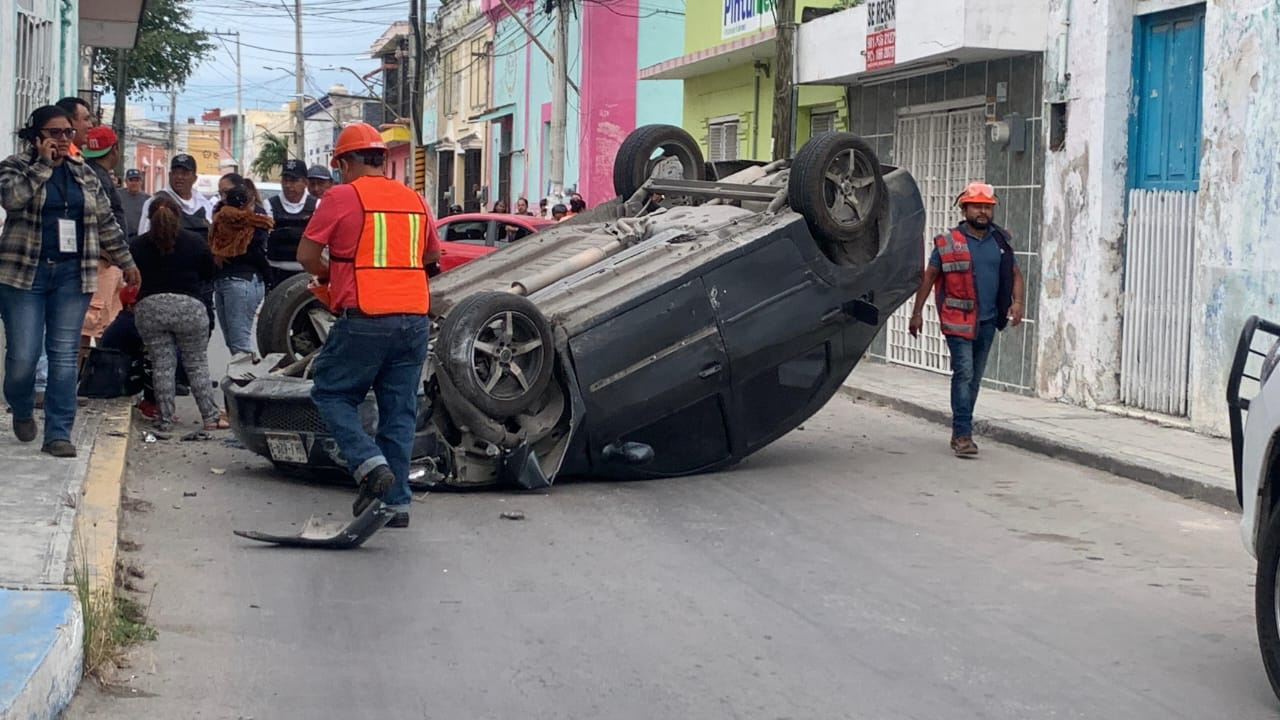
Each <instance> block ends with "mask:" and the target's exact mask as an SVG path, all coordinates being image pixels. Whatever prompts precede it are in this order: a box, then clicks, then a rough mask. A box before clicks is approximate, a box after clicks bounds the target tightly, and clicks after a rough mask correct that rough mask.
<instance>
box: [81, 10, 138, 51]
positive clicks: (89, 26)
mask: <svg viewBox="0 0 1280 720" xmlns="http://www.w3.org/2000/svg"><path fill="white" fill-rule="evenodd" d="M144 5H145V3H144V2H143V0H80V28H79V31H80V44H81V45H88V46H90V47H100V48H131V47H133V46H134V45H137V44H138V27H139V25H141V23H142V10H143V7H144Z"/></svg>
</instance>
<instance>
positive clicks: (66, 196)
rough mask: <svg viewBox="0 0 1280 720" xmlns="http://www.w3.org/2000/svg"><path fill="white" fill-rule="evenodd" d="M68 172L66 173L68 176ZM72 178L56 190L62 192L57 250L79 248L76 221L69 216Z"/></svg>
mask: <svg viewBox="0 0 1280 720" xmlns="http://www.w3.org/2000/svg"><path fill="white" fill-rule="evenodd" d="M70 174H71V173H70V172H68V173H67V175H68V176H70ZM71 182H74V180H70V178H68V179H67V180H66V181H64V182H63V183H62V187H60V188H58V192H60V193H61V194H62V217H60V218H58V252H60V253H74V252H76V251H77V250H79V243H77V242H76V221H75V220H73V219H72V218H71V200H70V195H71V188H70V183H71Z"/></svg>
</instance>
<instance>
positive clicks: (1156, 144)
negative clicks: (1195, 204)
mask: <svg viewBox="0 0 1280 720" xmlns="http://www.w3.org/2000/svg"><path fill="white" fill-rule="evenodd" d="M1133 46H1134V63H1133V67H1134V72H1133V92H1134V98H1133V104H1132V106H1131V110H1132V112H1133V116H1132V122H1131V124H1130V132H1129V187H1131V188H1140V189H1145V190H1198V189H1199V186H1200V114H1201V110H1200V86H1201V79H1202V77H1203V75H1204V69H1203V55H1204V5H1193V6H1191V7H1186V8H1180V9H1178V10H1172V11H1169V12H1163V13H1155V14H1152V15H1145V16H1142V17H1139V18H1137V19H1136V21H1135V27H1134V43H1133Z"/></svg>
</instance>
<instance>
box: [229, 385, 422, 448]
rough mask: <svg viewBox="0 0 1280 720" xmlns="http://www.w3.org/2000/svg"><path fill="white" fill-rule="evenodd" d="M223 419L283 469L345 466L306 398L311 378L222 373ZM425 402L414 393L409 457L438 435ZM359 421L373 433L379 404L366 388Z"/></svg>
mask: <svg viewBox="0 0 1280 720" xmlns="http://www.w3.org/2000/svg"><path fill="white" fill-rule="evenodd" d="M221 387H222V388H223V396H224V398H225V400H226V407H227V419H228V420H229V421H230V423H231V431H232V432H233V433H234V434H235V436H236V438H237V439H238V440H239V441H240V442H241V443H243V444H244V446H245V447H247V448H248V449H249V450H251V451H252V452H254V453H256V454H258V455H261V456H262V457H265V458H267V459H268V460H270V461H271V462H272V463H274V464H275V465H277V466H278V467H282V468H286V469H310V470H344V471H345V470H346V462H345V460H344V459H343V458H342V453H341V452H340V451H339V450H338V444H337V442H336V441H335V440H334V439H333V436H332V435H331V434H330V433H329V430H328V427H327V426H326V425H325V422H324V418H323V417H321V416H320V411H319V409H317V408H316V406H315V404H314V403H313V402H311V381H310V380H304V379H301V378H294V377H286V376H279V375H268V376H265V377H260V378H255V379H253V380H250V381H249V382H247V383H241V382H238V381H235V380H232V379H231V378H224V379H223V381H222V385H221ZM429 420H430V406H429V405H428V404H427V402H426V400H425V398H424V397H422V396H419V401H418V419H417V423H416V428H417V430H416V433H415V435H414V441H413V449H414V452H413V457H415V458H419V457H428V456H435V455H436V453H437V450H438V446H437V435H436V433H435V431H434V429H433V428H432V427H431V423H430V422H429ZM360 421H361V424H362V425H363V426H364V428H365V431H366V432H368V433H369V434H370V435H372V434H373V433H374V432H375V431H376V428H377V425H378V408H377V404H376V403H375V401H374V398H373V395H372V394H370V395H369V396H368V397H366V398H365V399H364V402H362V403H361V404H360Z"/></svg>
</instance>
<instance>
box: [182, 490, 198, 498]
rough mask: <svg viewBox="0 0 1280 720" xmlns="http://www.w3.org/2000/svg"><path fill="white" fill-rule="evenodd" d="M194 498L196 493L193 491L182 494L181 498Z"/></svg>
mask: <svg viewBox="0 0 1280 720" xmlns="http://www.w3.org/2000/svg"><path fill="white" fill-rule="evenodd" d="M195 496H196V492H195V491H194V490H188V491H187V492H184V493H182V497H195Z"/></svg>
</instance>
